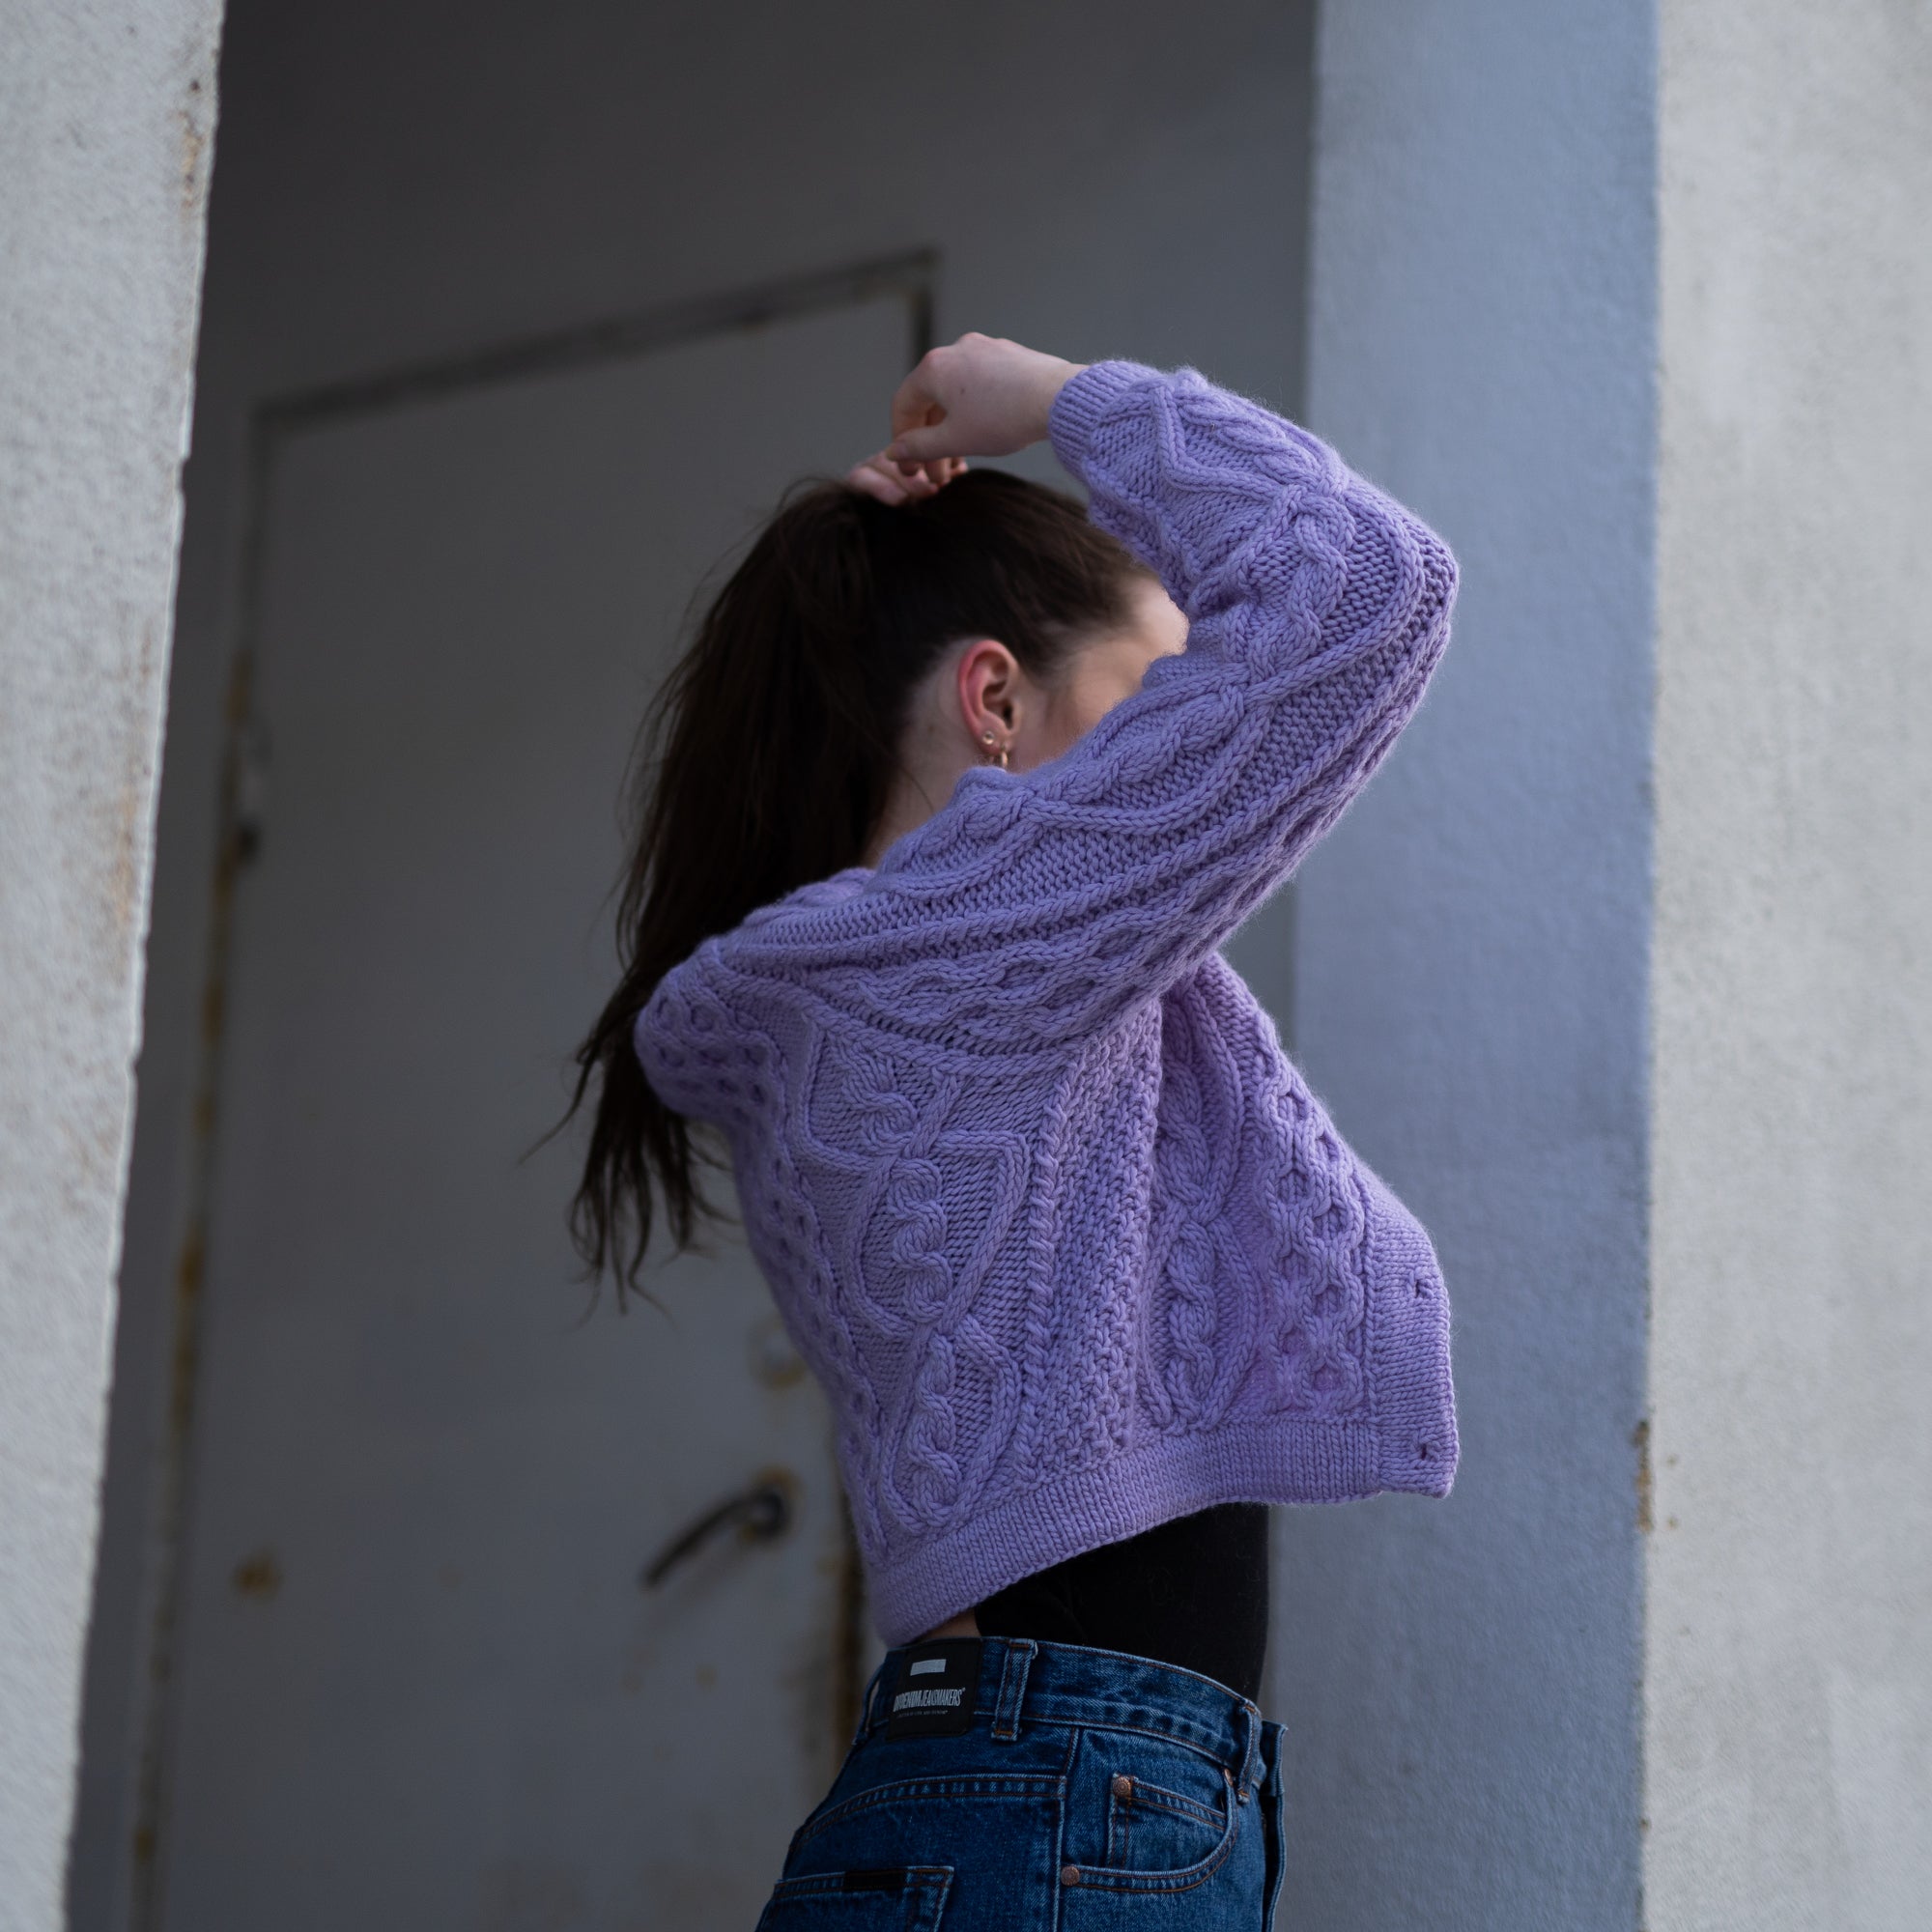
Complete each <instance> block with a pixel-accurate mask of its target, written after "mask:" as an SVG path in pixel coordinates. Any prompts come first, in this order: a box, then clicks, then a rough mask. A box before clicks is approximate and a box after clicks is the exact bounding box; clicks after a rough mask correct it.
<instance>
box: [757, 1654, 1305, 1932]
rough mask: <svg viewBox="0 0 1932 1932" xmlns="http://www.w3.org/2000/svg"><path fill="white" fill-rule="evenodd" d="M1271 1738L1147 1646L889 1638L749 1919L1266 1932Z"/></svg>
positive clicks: (1256, 1716)
mask: <svg viewBox="0 0 1932 1932" xmlns="http://www.w3.org/2000/svg"><path fill="white" fill-rule="evenodd" d="M949 1684H950V1686H951V1688H948V1687H949ZM1281 1734H1282V1727H1281V1726H1280V1725H1279V1724H1276V1723H1270V1722H1268V1721H1267V1720H1266V1719H1264V1718H1263V1717H1262V1714H1261V1712H1260V1711H1259V1710H1258V1709H1257V1708H1256V1707H1255V1706H1254V1705H1253V1704H1251V1703H1249V1702H1248V1701H1247V1699H1246V1698H1244V1697H1241V1696H1239V1695H1237V1694H1236V1692H1235V1691H1233V1690H1229V1689H1228V1688H1227V1686H1226V1685H1223V1684H1217V1683H1215V1682H1214V1680H1213V1679H1212V1678H1208V1677H1201V1676H1197V1675H1196V1674H1195V1673H1194V1672H1193V1671H1190V1670H1181V1669H1178V1668H1176V1667H1174V1666H1172V1665H1169V1664H1165V1663H1157V1662H1153V1661H1151V1659H1148V1658H1144V1657H1128V1656H1125V1655H1123V1654H1122V1653H1121V1652H1119V1651H1113V1650H1090V1649H1088V1648H1086V1647H1085V1646H1084V1645H1079V1644H1070V1643H1042V1642H1036V1641H1035V1640H1033V1639H1032V1638H1029V1637H999V1636H987V1637H965V1638H953V1639H950V1640H943V1641H940V1642H936V1643H925V1644H915V1645H908V1646H901V1647H899V1648H898V1649H895V1650H892V1651H889V1652H888V1653H887V1655H886V1658H885V1661H884V1662H882V1663H881V1664H880V1665H879V1667H878V1669H877V1670H876V1671H875V1672H874V1673H873V1675H872V1679H871V1682H870V1683H869V1684H868V1685H867V1687H866V1701H865V1710H864V1714H863V1715H862V1717H861V1719H860V1720H859V1726H858V1729H857V1731H856V1732H855V1733H854V1735H853V1740H852V1748H851V1750H850V1752H849V1753H848V1754H847V1756H846V1759H845V1763H844V1765H843V1767H842V1769H841V1770H840V1771H839V1773H838V1778H837V1779H836V1780H835V1782H834V1783H833V1786H832V1789H831V1791H830V1792H829V1793H828V1794H827V1795H826V1798H825V1800H824V1802H823V1803H822V1804H820V1805H819V1806H818V1808H817V1809H816V1810H815V1811H813V1812H812V1813H811V1815H810V1817H809V1818H807V1819H806V1821H805V1823H804V1824H802V1825H801V1826H800V1827H799V1828H798V1830H797V1832H796V1833H793V1835H792V1840H791V1845H790V1848H789V1850H788V1851H787V1852H786V1854H785V1862H784V1872H783V1876H782V1877H781V1879H780V1881H779V1884H778V1886H777V1889H775V1890H774V1891H773V1893H772V1896H771V1901H770V1903H769V1904H768V1905H767V1906H766V1907H765V1910H764V1915H763V1917H762V1918H760V1919H759V1920H758V1932H888V1928H891V1932H1101V1928H1103V1927H1116V1926H1118V1927H1122V1928H1138V1932H1146V1929H1147V1928H1150V1927H1152V1926H1156V1925H1157V1926H1159V1927H1160V1928H1161V1932H1208V1928H1217V1932H1218V1928H1221V1927H1239V1928H1240V1932H1266V1928H1267V1927H1268V1925H1269V1924H1270V1923H1271V1921H1272V1919H1273V1916H1274V1902H1275V1895H1276V1893H1277V1892H1278V1891H1279V1889H1280V1888H1281V1873H1282V1783H1281Z"/></svg>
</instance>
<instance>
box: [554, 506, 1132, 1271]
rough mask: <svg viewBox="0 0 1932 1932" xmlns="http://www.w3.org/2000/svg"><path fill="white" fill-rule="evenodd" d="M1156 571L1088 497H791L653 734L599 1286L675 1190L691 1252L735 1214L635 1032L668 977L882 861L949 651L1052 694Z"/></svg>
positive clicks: (615, 1078)
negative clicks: (1015, 663)
mask: <svg viewBox="0 0 1932 1932" xmlns="http://www.w3.org/2000/svg"><path fill="white" fill-rule="evenodd" d="M1143 574H1144V573H1143V571H1142V567H1141V565H1140V564H1139V563H1138V562H1137V561H1136V560H1135V559H1134V558H1133V557H1132V556H1131V555H1130V554H1128V553H1127V552H1126V551H1125V550H1124V549H1122V547H1121V546H1120V545H1119V544H1117V543H1115V542H1114V541H1113V539H1112V538H1110V537H1108V536H1106V535H1105V534H1103V533H1102V532H1101V531H1100V530H1098V529H1096V528H1095V527H1094V526H1093V525H1092V524H1091V523H1089V522H1088V520H1087V517H1086V514H1085V512H1084V511H1083V510H1082V509H1081V507H1080V505H1079V504H1078V503H1077V502H1076V501H1075V500H1074V499H1073V498H1072V497H1067V496H1065V495H1063V494H1061V493H1060V492H1059V491H1055V490H1048V489H1045V488H1043V487H1042V486H1040V485H1038V484H1037V483H1029V482H1026V481H1023V480H1022V479H1021V478H1019V477H1016V476H1011V475H1008V474H1006V473H1004V472H1003V471H1000V470H997V469H973V470H969V471H967V472H966V473H965V474H964V475H962V476H960V477H957V478H955V479H954V480H953V481H952V483H949V484H948V485H947V486H946V487H945V488H944V489H943V490H941V491H939V492H938V493H937V494H936V495H934V496H931V497H925V498H923V499H921V500H918V501H915V502H910V503H905V504H901V505H897V506H888V505H886V504H884V503H881V502H879V501H877V500H876V499H875V498H873V497H868V496H867V495H865V494H863V493H862V492H860V491H857V490H854V489H851V488H850V487H848V486H847V485H845V484H843V483H835V482H824V481H818V482H810V483H807V484H803V485H801V486H799V487H798V488H796V489H795V490H794V491H792V492H791V493H790V495H789V496H788V497H786V498H785V500H784V502H783V503H782V504H781V507H780V509H779V511H778V513H777V515H776V516H774V517H773V518H772V520H771V521H770V523H769V524H767V525H766V526H765V527H764V529H763V530H762V532H761V533H760V534H759V536H758V537H757V539H756V540H755V541H754V542H753V545H752V548H751V550H750V552H749V553H748V554H747V555H746V556H745V558H744V560H743V561H742V562H741V563H740V564H739V565H738V567H737V569H736V570H735V571H733V573H732V574H731V576H730V578H729V579H728V580H727V581H726V582H725V585H724V587H723V589H722V590H720V592H719V593H718V595H717V597H716V599H715V600H714V601H713V603H712V604H711V606H710V608H709V609H708V610H707V611H706V612H705V614H704V616H703V619H702V621H701V622H700V623H699V624H698V627H697V630H696V636H695V637H694V639H693V640H692V642H691V645H690V647H689V648H688V649H687V650H686V651H685V653H684V655H683V656H682V657H681V658H680V659H679V661H678V663H677V665H676V666H675V668H673V669H672V671H671V672H670V675H669V676H668V678H667V679H666V680H665V683H664V685H663V687H662V689H661V690H660V691H659V693H658V695H657V697H656V698H655V700H654V701H653V704H652V706H651V709H650V712H649V713H648V714H647V716H646V718H645V721H644V725H643V729H642V731H641V733H640V735H639V757H638V760H637V766H636V788H635V794H634V799H633V813H632V822H633V826H634V832H633V837H632V842H631V849H630V856H629V859H628V862H627V865H626V867H625V874H624V887H623V895H622V897H621V899H620V901H619V904H618V911H617V932H618V942H619V950H620V958H621V964H622V969H623V971H622V977H621V979H620V980H619V981H618V984H617V988H616V991H615V992H613V993H612V994H611V999H610V1001H609V1002H608V1003H607V1004H606V1006H605V1008H604V1010H603V1012H602V1013H601V1014H600V1015H599V1016H598V1020H597V1023H596V1025H595V1026H594V1027H592V1029H591V1030H590V1033H589V1036H588V1037H586V1038H585V1039H584V1041H583V1043H582V1046H581V1047H579V1049H578V1051H577V1056H576V1058H577V1065H578V1077H577V1083H576V1091H575V1093H574V1094H573V1096H572V1099H571V1103H570V1110H569V1115H567V1116H566V1119H568V1118H570V1117H572V1116H575V1114H576V1113H577V1111H578V1110H579V1109H580V1108H581V1107H582V1106H583V1104H584V1102H585V1099H586V1097H587V1095H588V1094H589V1092H590V1088H591V1085H592V1083H593V1081H594V1082H595V1083H596V1086H597V1097H596V1103H595V1108H594V1115H593V1121H592V1125H591V1132H590V1145H589V1148H588V1151H587V1152H586V1155H585V1159H584V1165H583V1178H582V1182H581V1183H580V1185H579V1187H578V1190H577V1195H576V1198H575V1200H574V1201H573V1203H572V1206H571V1215H570V1225H571V1233H572V1236H573V1238H574V1240H575V1242H576V1245H577V1248H578V1252H579V1253H580V1254H581V1255H582V1258H583V1261H584V1263H585V1264H586V1267H587V1269H588V1271H589V1273H590V1274H591V1275H592V1276H601V1275H602V1274H603V1273H604V1271H605V1270H606V1269H607V1268H608V1269H610V1270H611V1272H612V1273H614V1274H615V1276H616V1278H617V1285H618V1300H619V1305H620V1306H621V1305H622V1299H623V1292H624V1289H625V1287H626V1285H629V1286H632V1287H635V1286H636V1285H637V1281H638V1276H639V1271H640V1269H641V1267H642V1265H643V1261H644V1254H645V1250H646V1248H647V1246H648V1244H649V1240H650V1234H651V1225H652V1183H653V1177H655V1181H656V1186H657V1188H658V1189H659V1190H660V1191H661V1192H662V1193H663V1196H664V1206H665V1213H666V1216H667V1218H668V1223H669V1228H670V1234H671V1237H672V1240H673V1243H674V1245H675V1247H677V1248H679V1249H682V1248H686V1247H689V1246H690V1245H691V1244H692V1240H693V1236H694V1232H695V1227H696V1218H697V1217H698V1216H699V1215H702V1216H705V1217H707V1218H711V1219H714V1220H715V1219H718V1218H720V1217H719V1210H718V1209H717V1208H715V1207H714V1206H713V1205H712V1204H711V1203H710V1202H709V1201H707V1200H706V1199H705V1198H704V1196H703V1194H702V1193H701V1192H700V1190H699V1187H698V1175H697V1168H698V1166H699V1165H700V1164H710V1165H714V1166H716V1165H721V1164H722V1162H721V1159H720V1156H719V1155H718V1154H717V1153H716V1152H715V1151H710V1150H707V1149H704V1148H702V1147H700V1146H698V1145H697V1144H696V1143H695V1141H694V1137H693V1133H692V1123H690V1122H687V1121H686V1120H684V1119H683V1118H682V1117H681V1116H679V1115H677V1114H674V1113H672V1112H671V1111H670V1109H669V1108H668V1107H666V1106H665V1104H664V1103H663V1102H662V1101H661V1100H660V1099H659V1098H658V1096H657V1094H655V1093H654V1092H653V1091H652V1089H651V1087H650V1086H649V1084H648V1083H647V1082H646V1081H645V1079H644V1076H643V1071H642V1068H641V1067H640V1066H639V1064H638V1060H637V1056H636V1053H635V1051H634V1050H633V1048H632V1044H631V1028H632V1022H633V1021H634V1019H635V1018H636V1016H637V1013H638V1011H639V1009H640V1008H642V1007H643V1006H644V1004H645V1003H646V1002H647V1001H648V999H649V998H650V995H651V993H652V991H653V989H654V988H655V987H656V985H657V982H658V980H660V979H661V978H662V977H663V975H664V974H665V973H667V972H668V971H669V969H670V968H671V967H673V966H675V965H676V964H677V963H678V962H679V961H680V960H682V959H684V958H685V957H686V956H687V955H688V954H690V953H691V952H693V951H695V950H696V947H697V945H698V944H699V942H700V941H702V940H704V939H706V938H708V937H710V936H711V935H712V934H713V933H718V932H725V931H728V930H729V929H730V928H731V927H732V926H734V925H736V924H737V923H738V922H739V921H740V920H742V919H743V918H744V917H745V915H746V914H747V913H749V912H751V911H753V909H754V908H756V907H758V906H761V905H765V904H768V903H769V902H770V901H771V900H773V899H776V898H780V897H782V896H783V895H785V894H786V893H788V892H790V891H792V890H793V889H794V888H795V887H798V886H801V885H804V884H807V883H808V882H810V881H811V880H814V879H821V878H824V877H826V876H827V875H829V874H830V873H833V872H836V871H839V870H841V869H842V868H844V867H848V866H855V865H858V864H859V863H860V862H861V860H862V858H863V855H864V852H865V849H866V845H867V839H868V838H870V836H871V833H872V829H873V827H874V825H875V824H876V823H877V820H878V816H879V813H880V812H881V811H882V810H884V807H885V803H886V798H887V794H888V792H889V790H890V787H891V784H892V781H893V778H894V776H895V770H896V767H897V760H898V746H899V737H900V731H901V727H902V725H903V724H904V722H905V717H906V712H907V707H908V704H909V701H910V698H911V695H912V692H913V689H914V687H915V686H916V685H917V684H918V683H919V681H920V680H921V678H922V677H923V676H924V674H925V672H926V671H927V670H928V669H929V668H930V667H931V666H932V664H933V663H934V662H935V660H936V659H937V658H938V656H939V654H940V653H941V652H942V651H943V650H944V649H945V648H946V646H947V645H948V644H949V643H951V642H952V641H954V640H956V639H961V638H967V637H988V638H997V639H1000V640H1001V641H1002V642H1003V643H1005V644H1006V645H1007V647H1008V648H1009V650H1010V651H1011V652H1012V654H1013V656H1014V657H1015V658H1017V659H1018V660H1019V662H1020V664H1021V665H1022V666H1023V667H1024V668H1025V669H1026V670H1027V672H1028V674H1029V675H1030V676H1032V677H1034V678H1035V679H1037V681H1039V682H1041V683H1043V684H1051V683H1052V682H1053V680H1054V678H1055V676H1056V674H1057V673H1058V672H1059V671H1060V670H1061V669H1062V668H1063V667H1064V660H1065V654H1066V652H1067V650H1068V649H1069V647H1070V646H1072V645H1074V644H1075V643H1077V642H1078V641H1079V639H1081V638H1082V636H1083V635H1087V634H1092V633H1095V632H1098V631H1102V630H1105V629H1109V628H1112V627H1115V626H1117V625H1120V624H1122V623H1124V622H1125V621H1126V620H1127V618H1128V614H1129V591H1130V586H1131V584H1132V582H1133V580H1134V579H1135V578H1136V577H1137V576H1140V575H1143Z"/></svg>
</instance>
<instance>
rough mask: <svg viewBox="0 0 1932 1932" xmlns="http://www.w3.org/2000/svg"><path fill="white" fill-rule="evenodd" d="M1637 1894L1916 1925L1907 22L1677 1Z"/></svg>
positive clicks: (1925, 406) (1671, 35)
mask: <svg viewBox="0 0 1932 1932" xmlns="http://www.w3.org/2000/svg"><path fill="white" fill-rule="evenodd" d="M1661 38H1662V116H1661V142H1660V146H1661V157H1662V164H1661V177H1662V309H1661V313H1662V327H1661V347H1662V363H1661V366H1662V388H1661V399H1660V413H1661V450H1662V455H1661V469H1660V475H1659V500H1660V543H1659V553H1658V582H1659V617H1658V725H1657V797H1658V806H1657V814H1658V815H1657V863H1658V899H1657V908H1658V909H1657V927H1656V979H1655V990H1654V999H1655V1007H1654V1011H1655V1021H1654V1025H1655V1048H1656V1065H1655V1075H1654V1078H1655V1088H1656V1103H1655V1129H1654V1139H1653V1155H1654V1165H1653V1189H1654V1198H1655V1217H1656V1220H1655V1253H1654V1277H1653V1279H1654V1289H1653V1293H1654V1306H1653V1313H1652V1324H1653V1327H1652V1344H1651V1401H1652V1407H1653V1411H1654V1421H1653V1441H1652V1448H1653V1452H1654V1456H1655V1461H1656V1528H1655V1530H1654V1531H1653V1533H1652V1535H1651V1537H1650V1538H1649V1539H1648V1542H1649V1560H1648V1616H1647V1658H1646V1667H1645V1685H1646V1698H1645V1711H1646V1722H1645V1762H1646V1768H1647V1793H1646V1810H1647V1812H1648V1815H1649V1818H1650V1831H1649V1833H1648V1836H1647V1840H1646V1844H1647V1852H1646V1858H1645V1892H1646V1902H1647V1907H1648V1921H1649V1924H1650V1925H1651V1926H1652V1927H1653V1928H1654V1932H1677V1928H1680V1927H1702V1926H1733V1925H1735V1926H1741V1927H1742V1926H1749V1927H1752V1928H1754V1932H1755V1929H1756V1928H1767V1932H1768V1929H1769V1928H1784V1927H1789V1928H1792V1932H1797V1928H1801V1927H1802V1928H1804V1932H1836V1928H1844V1932H1852V1928H1856V1932H1904V1928H1907V1927H1914V1928H1917V1927H1920V1926H1923V1925H1924V1924H1925V1923H1926V1922H1927V1920H1928V1916H1932V1905H1928V1902H1927V1901H1928V1899H1932V1826H1928V1823H1927V1821H1928V1819H1932V1661H1928V1651H1927V1643H1928V1637H1932V1420H1928V1415H1932V1409H1928V1403H1927V1396H1926V1390H1927V1388H1928V1386H1932V1306H1929V1305H1928V1304H1929V1303H1932V1295H1929V1294H1928V1290H1932V1214H1928V1204H1932V619H1928V614H1927V613H1928V611H1932V541H1928V537H1927V529H1928V526H1932V457H1929V456H1928V454H1927V452H1928V450H1932V232H1928V221H1927V216H1926V210H1927V209H1928V208H1932V9H1928V8H1927V7H1926V6H1924V5H1922V4H1920V5H1910V6H1908V5H1898V4H1885V0H1843V4H1840V5H1836V6H1833V7H1830V8H1816V7H1805V6H1802V5H1797V4H1793V3H1792V0H1779V4H1776V5H1771V6H1766V5H1762V4H1758V5H1747V4H1745V0H1665V5H1664V6H1663V9H1662V36H1661Z"/></svg>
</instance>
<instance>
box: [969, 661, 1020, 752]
mask: <svg viewBox="0 0 1932 1932" xmlns="http://www.w3.org/2000/svg"><path fill="white" fill-rule="evenodd" d="M955 678H956V682H957V689H958V696H959V718H960V722H961V723H962V724H963V725H965V727H966V730H967V733H968V735H969V736H970V737H971V738H972V739H973V740H974V742H975V743H976V744H977V743H978V742H979V739H980V734H981V733H982V732H983V731H986V730H988V729H991V730H993V731H996V732H997V733H998V734H999V735H1000V736H1001V737H1002V738H1009V737H1011V735H1012V733H1013V729H1014V727H1015V725H1016V724H1017V722H1018V718H1019V702H1020V665H1019V660H1018V659H1017V658H1016V657H1014V656H1013V654H1012V652H1011V651H1009V649H1008V648H1007V647H1006V645H1005V644H1003V643H1001V642H1000V640H999V639H997V638H976V639H974V640H973V641H972V642H971V643H970V644H968V645H967V646H966V648H965V649H964V650H963V651H961V652H960V653H959V664H958V668H957V670H956V672H955Z"/></svg>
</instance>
